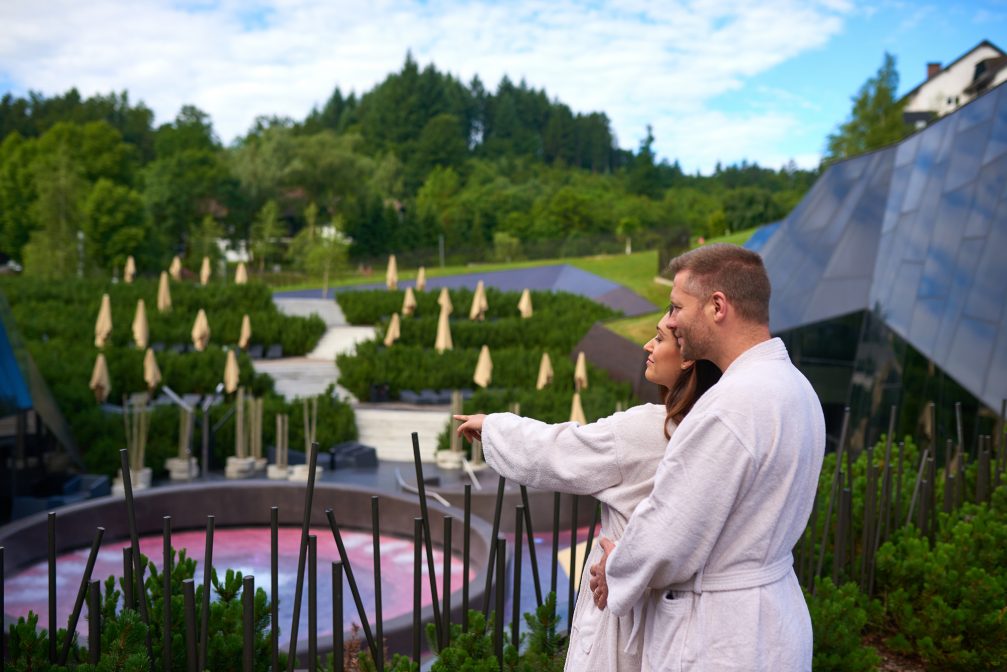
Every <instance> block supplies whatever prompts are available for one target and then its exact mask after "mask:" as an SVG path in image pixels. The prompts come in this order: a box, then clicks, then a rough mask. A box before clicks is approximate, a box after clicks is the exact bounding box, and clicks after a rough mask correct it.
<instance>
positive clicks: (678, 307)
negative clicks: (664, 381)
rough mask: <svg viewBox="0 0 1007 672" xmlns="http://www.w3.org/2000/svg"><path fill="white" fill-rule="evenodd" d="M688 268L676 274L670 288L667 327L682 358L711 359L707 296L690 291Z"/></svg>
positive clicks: (710, 331)
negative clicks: (669, 310)
mask: <svg viewBox="0 0 1007 672" xmlns="http://www.w3.org/2000/svg"><path fill="white" fill-rule="evenodd" d="M690 289H691V285H690V284H689V271H680V272H678V273H677V274H676V275H675V284H674V286H673V287H672V290H671V316H670V317H669V319H668V326H669V327H670V328H671V331H672V334H674V336H675V338H676V339H678V344H679V347H680V348H681V349H682V359H687V360H688V359H693V360H697V359H712V358H713V338H714V335H713V328H712V326H711V323H710V322H711V317H710V315H708V314H707V312H708V311H707V307H708V306H709V297H703V298H700V297H697V296H695V295H693V294H691V293H690V292H689V290H690Z"/></svg>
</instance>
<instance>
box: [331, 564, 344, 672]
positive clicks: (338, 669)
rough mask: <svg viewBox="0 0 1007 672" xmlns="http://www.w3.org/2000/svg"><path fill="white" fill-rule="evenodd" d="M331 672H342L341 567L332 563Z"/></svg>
mask: <svg viewBox="0 0 1007 672" xmlns="http://www.w3.org/2000/svg"><path fill="white" fill-rule="evenodd" d="M332 672H343V565H342V563H340V562H333V563H332Z"/></svg>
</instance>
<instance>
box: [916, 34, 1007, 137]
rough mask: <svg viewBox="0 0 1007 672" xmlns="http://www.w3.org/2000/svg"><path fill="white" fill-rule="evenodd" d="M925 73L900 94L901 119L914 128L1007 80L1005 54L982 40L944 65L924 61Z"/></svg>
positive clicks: (922, 125)
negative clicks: (919, 79)
mask: <svg viewBox="0 0 1007 672" xmlns="http://www.w3.org/2000/svg"><path fill="white" fill-rule="evenodd" d="M926 74H927V78H926V79H925V80H923V82H921V83H920V84H919V85H917V86H916V88H914V89H913V90H912V91H910V92H909V93H907V94H906V95H905V96H903V97H902V101H903V102H904V103H905V107H904V109H903V113H902V114H903V118H904V119H905V120H906V123H908V124H910V125H912V126H913V127H914V128H916V129H920V128H923V127H924V126H926V125H927V124H928V123H930V122H931V121H933V120H934V119H938V118H940V117H943V116H945V115H946V114H950V113H951V112H954V111H955V110H957V109H958V108H959V107H961V106H962V105H965V104H966V103H968V102H970V101H972V100H975V98H976V97H978V96H980V95H982V94H983V93H985V92H986V91H988V90H989V89H992V88H994V87H996V86H997V85H999V84H1001V83H1003V82H1004V81H1007V53H1005V52H1004V51H1003V50H1002V49H1000V47H998V46H996V45H995V44H993V43H992V42H990V41H989V40H983V41H982V42H980V43H979V44H977V45H976V46H974V47H972V49H970V50H968V51H967V52H965V53H964V54H962V55H961V56H959V57H958V58H957V59H955V60H954V61H952V62H951V63H949V64H948V65H946V66H942V65H941V64H940V63H934V62H932V63H927V73H926Z"/></svg>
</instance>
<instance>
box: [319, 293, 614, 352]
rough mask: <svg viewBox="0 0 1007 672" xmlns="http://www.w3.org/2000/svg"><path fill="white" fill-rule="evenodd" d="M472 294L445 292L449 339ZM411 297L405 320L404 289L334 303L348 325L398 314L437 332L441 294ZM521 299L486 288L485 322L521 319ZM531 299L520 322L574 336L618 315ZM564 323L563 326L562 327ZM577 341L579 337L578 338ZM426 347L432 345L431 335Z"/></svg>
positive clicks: (544, 297)
mask: <svg viewBox="0 0 1007 672" xmlns="http://www.w3.org/2000/svg"><path fill="white" fill-rule="evenodd" d="M472 293H473V292H472V290H470V289H464V288H463V289H451V290H448V294H449V295H450V297H451V305H452V307H453V308H454V312H453V313H452V317H453V318H454V321H453V322H452V325H451V326H452V336H454V328H455V322H460V321H462V320H467V319H468V314H469V308H470V307H471V306H472ZM414 296H415V297H416V312H415V313H414V316H413V317H412V318H405V317H403V316H402V315H401V313H402V301H403V299H404V298H405V291H403V290H395V291H387V290H361V291H344V292H340V293H339V294H338V295H337V301H338V303H339V307H340V308H341V309H342V311H343V314H344V315H345V316H346V320H347V321H348V322H349V323H350V324H362V325H372V324H377V323H378V322H387V320H388V318H389V317H390V316H391V314H392V313H399V314H400V317H403V323H406V322H408V321H409V320H410V319H423V318H432V319H433V320H434V321H435V322H434V324H435V330H436V320H437V316H438V315H439V314H440V305H438V303H437V298H438V297H439V296H440V292H439V291H436V290H427V291H423V292H415V291H414ZM520 299H521V293H520V292H504V291H501V290H498V289H496V288H493V287H487V288H486V303H487V304H488V306H489V308H488V310H487V311H486V316H485V317H486V320H487V321H488V322H492V321H494V320H504V319H509V318H518V319H520V317H519V316H520V313H519V312H518V308H517V305H518V301H519V300H520ZM531 300H532V307H533V308H534V314H533V316H532V317H531V318H529V319H528V320H524V321H523V322H524V323H525V324H533V323H534V322H535V319H536V318H537V317H540V318H542V319H543V320H544V321H546V322H552V323H555V324H556V325H557V327H559V326H565V327H566V329H567V330H569V331H570V332H574V333H576V332H579V331H580V330H581V328H582V326H583V325H584V324H585V323H586V325H587V326H590V325H591V324H593V323H595V322H597V321H599V320H607V319H609V318H612V317H616V316H617V315H618V313H617V312H616V311H614V310H612V309H611V308H608V307H607V306H603V305H601V304H599V303H595V302H594V301H592V300H591V299H588V298H586V297H583V296H578V295H577V294H570V293H568V292H541V291H533V292H531ZM564 323H566V324H565V325H564ZM473 324H477V323H473ZM584 331H586V329H584ZM581 335H582V333H581ZM579 338H580V336H579V335H578V336H577V339H579ZM577 339H574V341H573V343H576V342H577ZM532 342H534V341H532ZM573 343H571V346H572V345H573ZM424 344H425V345H426V344H427V343H424ZM480 345H481V344H480ZM429 346H433V337H432V336H431V339H430V341H429Z"/></svg>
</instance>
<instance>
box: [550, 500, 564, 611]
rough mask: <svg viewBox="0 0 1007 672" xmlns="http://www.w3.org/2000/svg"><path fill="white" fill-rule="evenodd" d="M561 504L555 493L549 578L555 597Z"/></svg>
mask: <svg viewBox="0 0 1007 672" xmlns="http://www.w3.org/2000/svg"><path fill="white" fill-rule="evenodd" d="M560 503H561V498H560V494H559V493H558V492H554V493H553V495H552V574H551V575H550V578H549V590H550V591H551V592H552V594H553V595H556V596H557V597H559V595H558V594H557V592H556V591H557V589H558V585H557V580H558V578H559V507H560Z"/></svg>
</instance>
